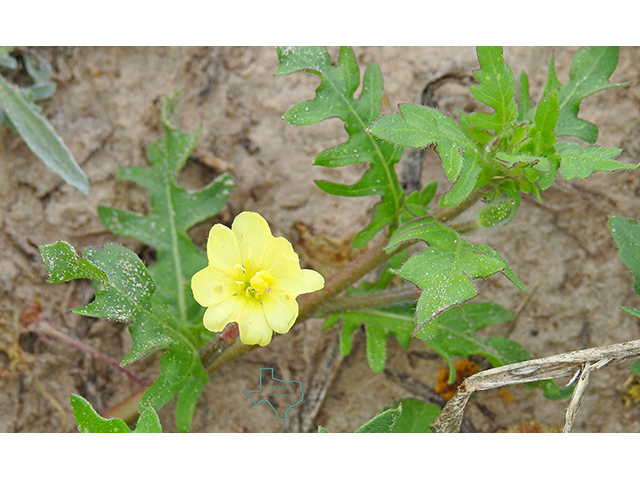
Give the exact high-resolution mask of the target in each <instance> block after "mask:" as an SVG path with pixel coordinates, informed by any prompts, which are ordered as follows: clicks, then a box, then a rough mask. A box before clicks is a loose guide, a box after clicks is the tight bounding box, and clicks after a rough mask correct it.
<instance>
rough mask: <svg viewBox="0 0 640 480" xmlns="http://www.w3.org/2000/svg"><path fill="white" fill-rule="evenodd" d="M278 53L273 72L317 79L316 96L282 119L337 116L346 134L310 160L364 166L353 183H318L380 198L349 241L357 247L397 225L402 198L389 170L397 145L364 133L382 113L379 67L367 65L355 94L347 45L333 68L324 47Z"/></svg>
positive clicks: (336, 191)
mask: <svg viewBox="0 0 640 480" xmlns="http://www.w3.org/2000/svg"><path fill="white" fill-rule="evenodd" d="M277 51H278V58H279V60H280V67H279V68H278V70H277V71H276V75H289V74H291V73H295V72H308V73H313V74H315V75H317V76H318V77H320V79H321V82H320V85H319V86H318V89H317V90H316V97H315V98H314V99H313V100H307V101H304V102H301V103H298V104H297V105H294V106H292V107H291V108H290V109H289V110H287V112H286V113H285V114H284V119H285V120H286V121H287V122H289V123H291V124H293V125H310V124H313V123H317V122H320V121H322V120H326V119H329V118H339V119H341V120H342V121H343V122H344V124H345V130H346V132H347V134H348V135H349V139H348V140H347V141H346V142H345V143H343V144H341V145H338V146H336V147H333V148H330V149H328V150H325V151H324V152H322V153H320V154H319V155H318V156H317V157H316V159H315V162H314V164H315V165H321V166H325V167H343V166H346V165H352V164H356V163H368V164H369V169H368V170H367V171H366V172H365V173H364V175H363V177H362V178H361V179H360V180H359V181H358V182H356V183H355V184H353V185H342V184H337V183H333V182H329V181H325V180H318V181H316V184H317V185H318V187H320V188H321V189H322V190H323V191H325V192H327V193H330V194H332V195H341V196H367V195H379V196H380V197H381V201H380V202H379V203H377V204H376V205H375V207H374V210H373V217H372V220H371V223H370V224H369V225H368V226H367V227H366V228H365V229H364V230H362V231H361V232H359V233H358V234H357V235H356V237H355V238H354V242H353V245H354V246H355V247H362V246H364V245H365V244H366V243H367V242H368V241H369V240H370V239H371V238H373V237H374V236H375V234H376V233H377V232H379V231H380V230H381V229H383V228H384V227H385V226H387V225H392V226H393V225H395V224H396V221H397V215H398V212H399V210H400V208H401V207H402V200H403V198H404V192H403V190H402V188H401V187H400V184H399V182H398V178H397V176H396V173H395V170H394V168H393V165H394V164H395V163H397V162H398V161H399V160H400V158H401V156H402V149H401V148H399V147H397V146H394V145H392V144H389V143H387V142H382V141H380V140H378V139H376V138H374V137H373V136H372V135H371V134H369V133H368V132H366V131H365V129H366V127H367V126H368V125H370V124H371V122H373V121H374V120H375V119H376V118H378V117H379V116H380V113H381V108H382V75H381V73H380V69H379V68H378V66H377V65H376V64H375V63H372V64H371V65H369V67H368V68H367V69H366V71H365V74H364V77H363V80H362V93H361V94H360V96H359V97H358V98H355V97H354V94H355V92H356V90H357V88H358V87H359V86H360V71H359V69H358V64H357V62H356V59H355V56H354V54H353V51H352V50H351V49H350V48H348V47H342V48H341V49H340V58H339V60H338V64H337V65H336V66H332V65H331V58H330V56H329V53H328V52H327V50H326V49H325V48H321V47H278V49H277Z"/></svg>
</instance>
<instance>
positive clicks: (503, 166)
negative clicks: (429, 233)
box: [367, 47, 637, 226]
mask: <svg viewBox="0 0 640 480" xmlns="http://www.w3.org/2000/svg"><path fill="white" fill-rule="evenodd" d="M478 60H479V63H480V69H479V70H477V71H475V72H474V76H475V77H476V79H477V80H478V85H474V86H472V87H470V90H471V94H472V95H473V96H474V97H475V98H476V99H477V100H478V101H479V102H481V103H483V104H485V105H486V106H488V107H490V108H491V109H492V110H493V111H492V112H491V113H485V112H476V113H472V114H465V113H460V122H459V123H458V122H456V121H455V120H453V119H452V118H450V117H448V116H446V115H444V114H442V113H440V112H439V111H437V110H436V109H434V108H430V107H426V106H415V105H400V106H399V110H400V113H399V114H393V115H385V116H383V117H382V118H380V119H379V120H377V121H376V122H374V123H373V124H372V125H371V126H370V127H369V128H368V129H367V131H368V132H369V133H371V134H372V135H374V136H376V137H378V138H381V139H384V140H387V141H389V142H391V143H393V144H396V145H399V146H403V147H411V148H421V147H425V146H427V145H430V144H435V148H436V152H437V153H438V154H439V156H440V159H441V161H442V166H443V168H444V171H445V173H446V175H447V178H448V179H449V180H450V181H451V182H453V185H452V187H451V188H450V190H449V191H448V192H447V193H446V194H445V195H443V197H442V198H441V199H440V200H439V205H441V206H443V207H447V206H455V205H458V204H460V202H462V201H463V200H464V199H465V198H467V197H468V195H469V194H470V193H471V192H472V191H473V190H474V189H475V188H479V187H483V186H485V185H486V186H489V187H490V188H491V189H493V191H494V193H493V195H492V196H489V197H488V200H490V201H492V202H505V198H506V200H510V201H511V208H510V209H509V208H503V210H504V211H505V212H506V213H505V215H504V216H503V219H502V220H500V222H503V221H504V220H509V219H511V218H513V216H514V214H515V210H516V209H517V206H518V205H519V195H520V193H531V194H533V195H535V196H537V197H538V198H539V199H540V193H539V192H540V190H545V189H546V188H548V187H549V186H550V185H551V184H552V183H553V181H554V179H555V176H556V173H557V172H558V171H561V173H562V175H563V176H564V177H565V178H566V179H571V178H575V177H580V178H586V177H588V176H589V175H591V174H593V173H595V172H598V171H607V172H611V171H615V170H621V169H635V168H637V165H629V164H626V163H623V162H618V161H615V160H614V159H615V158H616V157H617V156H618V155H619V154H620V152H621V151H620V150H619V149H614V148H603V147H599V146H595V145H589V146H587V147H585V148H583V149H581V148H580V146H579V145H578V144H576V143H573V142H570V141H562V142H559V141H558V140H557V137H561V136H562V137H564V136H574V137H577V138H580V139H582V140H585V141H587V142H590V143H593V142H595V140H596V138H597V132H598V131H597V128H596V127H595V125H593V124H591V123H589V122H587V121H586V120H583V119H580V118H578V116H577V115H578V110H579V106H580V103H581V101H582V100H583V99H584V98H585V97H587V96H589V95H592V94H594V93H597V92H599V91H602V90H604V89H608V88H613V87H620V86H623V85H619V84H612V83H609V81H608V78H609V76H610V75H611V73H612V72H613V70H614V69H615V66H616V64H617V61H618V49H617V47H593V48H591V49H589V50H586V49H580V50H578V52H577V53H576V55H575V58H574V61H573V64H572V67H571V74H570V81H569V83H568V84H567V85H562V84H560V83H559V82H558V80H557V78H556V76H555V68H554V63H553V61H552V62H551V66H550V69H549V77H548V80H547V84H546V87H545V91H544V95H543V98H542V99H541V100H540V101H539V102H538V104H537V106H536V107H535V109H534V108H533V107H532V106H531V101H530V99H529V82H528V79H527V76H526V74H524V73H523V74H521V76H520V90H519V92H518V93H517V94H516V84H515V79H514V76H513V72H512V71H511V69H510V68H509V66H508V65H507V64H506V63H505V62H504V60H503V59H502V48H500V47H478ZM516 98H518V100H519V103H520V105H519V108H518V106H517V104H516ZM502 207H506V204H504V203H502ZM480 224H481V225H485V226H492V225H494V223H492V222H488V223H487V224H484V223H483V222H482V221H481V222H480Z"/></svg>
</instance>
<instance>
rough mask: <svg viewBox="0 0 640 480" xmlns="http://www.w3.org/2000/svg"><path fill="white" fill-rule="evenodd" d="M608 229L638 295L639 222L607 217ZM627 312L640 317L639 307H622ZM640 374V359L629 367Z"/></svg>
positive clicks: (639, 264)
mask: <svg viewBox="0 0 640 480" xmlns="http://www.w3.org/2000/svg"><path fill="white" fill-rule="evenodd" d="M609 230H610V231H611V235H612V236H613V239H614V240H615V241H616V245H618V255H619V256H620V260H622V263H624V264H625V265H626V266H627V268H628V269H629V270H631V273H632V275H633V278H634V284H633V289H634V290H635V291H636V293H637V294H638V295H640V222H639V221H637V220H631V219H629V218H623V217H609ZM622 310H624V311H625V312H627V313H630V314H631V315H635V316H636V317H639V318H640V308H636V307H622ZM630 369H631V371H632V372H633V373H635V374H636V375H638V376H640V360H637V361H636V362H635V363H634V364H633V365H631V367H630Z"/></svg>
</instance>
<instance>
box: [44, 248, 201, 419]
mask: <svg viewBox="0 0 640 480" xmlns="http://www.w3.org/2000/svg"><path fill="white" fill-rule="evenodd" d="M40 251H41V252H42V256H43V259H44V265H45V267H46V268H47V270H48V271H49V273H50V274H51V278H50V280H49V282H50V283H57V282H60V281H68V280H71V279H74V278H92V279H95V280H98V281H99V282H100V284H101V285H100V287H99V288H98V289H97V291H96V295H95V299H94V300H93V301H92V302H91V303H90V304H89V305H86V306H84V307H76V308H74V309H73V312H75V313H78V314H80V315H87V316H91V317H97V318H108V319H114V320H118V321H124V322H128V323H130V325H129V331H130V333H131V338H132V340H133V345H132V347H131V352H130V353H129V354H128V355H127V356H126V357H125V359H124V360H123V362H122V364H123V365H127V364H129V363H132V362H133V361H135V360H137V359H140V358H142V357H144V356H146V355H148V354H150V353H152V352H154V351H157V350H162V351H163V352H164V353H163V355H162V356H161V357H160V366H161V373H160V376H159V377H158V379H157V380H156V381H155V383H154V384H153V385H152V386H151V387H150V388H149V389H148V390H147V392H146V393H145V394H144V396H143V397H142V399H141V401H140V404H139V406H138V409H139V411H140V412H143V411H144V410H145V409H147V408H151V409H154V410H157V409H158V408H160V407H162V406H163V405H165V404H166V403H167V402H169V401H170V400H171V399H172V398H173V397H174V396H176V395H177V396H178V404H177V413H176V424H177V426H178V429H179V430H181V431H188V430H189V428H190V425H191V417H192V416H193V410H194V408H195V402H196V399H197V398H198V396H199V395H200V393H201V392H202V389H203V388H204V385H205V384H206V382H207V380H208V374H207V372H206V370H205V369H204V367H203V366H202V363H201V362H200V357H199V352H198V349H197V347H196V342H197V337H196V335H197V334H196V333H194V332H193V331H192V328H191V325H190V324H188V323H186V322H182V321H181V320H180V319H179V318H178V316H177V315H175V312H174V311H173V310H172V309H171V307H168V306H167V305H166V299H164V298H163V297H162V295H160V294H158V293H157V292H155V285H154V283H153V280H152V278H151V276H150V275H149V273H148V272H147V269H146V267H145V266H144V264H143V263H142V261H141V260H140V259H139V258H138V256H137V255H136V254H135V253H134V252H132V251H131V250H128V249H127V248H125V247H123V246H121V245H117V244H113V243H110V244H107V245H106V246H105V248H104V250H97V249H93V248H87V249H85V250H84V251H83V256H84V258H75V257H76V254H75V250H74V249H73V247H71V246H70V245H69V244H68V243H66V242H57V243H55V244H53V245H45V246H42V247H40ZM71 254H73V257H74V258H75V261H74V259H73V258H72V257H71Z"/></svg>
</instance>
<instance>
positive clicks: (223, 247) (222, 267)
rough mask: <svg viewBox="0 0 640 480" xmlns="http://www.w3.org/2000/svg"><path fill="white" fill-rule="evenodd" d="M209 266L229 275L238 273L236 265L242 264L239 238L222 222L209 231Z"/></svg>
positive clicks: (232, 275) (233, 275)
mask: <svg viewBox="0 0 640 480" xmlns="http://www.w3.org/2000/svg"><path fill="white" fill-rule="evenodd" d="M207 257H208V259H209V266H210V267H213V268H215V269H217V270H219V271H221V272H223V273H225V274H226V275H228V276H229V277H232V278H234V277H235V276H236V275H237V270H236V269H235V266H236V265H242V257H241V256H240V248H239V246H238V240H237V239H236V236H235V235H234V234H233V232H232V231H231V230H230V229H229V228H228V227H225V226H224V225H222V224H219V223H218V224H216V225H214V226H213V227H211V230H210V231H209V239H208V240H207Z"/></svg>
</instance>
